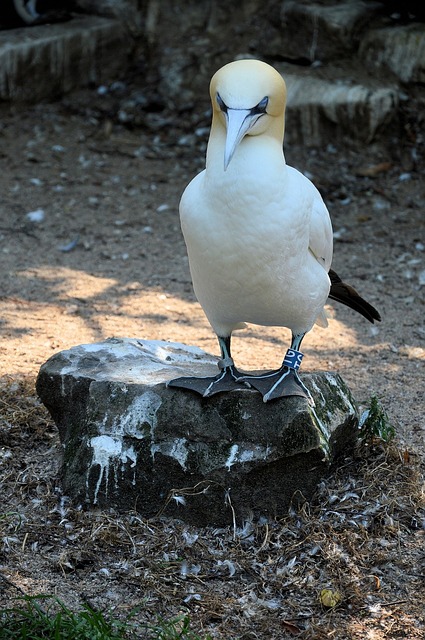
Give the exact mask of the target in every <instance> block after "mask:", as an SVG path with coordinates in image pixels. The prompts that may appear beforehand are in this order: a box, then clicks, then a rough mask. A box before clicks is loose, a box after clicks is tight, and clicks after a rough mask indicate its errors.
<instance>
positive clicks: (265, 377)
mask: <svg viewBox="0 0 425 640" xmlns="http://www.w3.org/2000/svg"><path fill="white" fill-rule="evenodd" d="M304 335H305V334H301V335H292V343H291V348H290V349H288V351H287V352H286V355H285V357H284V359H283V362H282V366H281V367H280V369H277V371H270V372H269V373H264V374H262V375H259V376H251V375H244V376H242V378H239V380H238V381H239V382H247V383H249V385H250V386H251V387H254V389H257V391H259V392H260V393H261V395H262V396H263V401H264V402H268V401H269V400H275V399H276V398H282V397H286V396H302V397H304V398H307V400H308V401H309V403H310V404H311V405H313V406H314V400H313V398H312V395H311V393H310V391H309V390H308V389H307V387H306V386H305V384H304V383H303V382H302V380H301V378H300V376H299V375H298V369H299V368H300V365H301V360H302V358H303V354H302V353H301V351H299V348H300V345H301V341H302V339H303V338H304Z"/></svg>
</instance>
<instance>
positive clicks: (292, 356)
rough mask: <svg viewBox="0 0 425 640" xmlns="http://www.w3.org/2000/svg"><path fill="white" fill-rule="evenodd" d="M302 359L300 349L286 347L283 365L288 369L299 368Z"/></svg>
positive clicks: (295, 369)
mask: <svg viewBox="0 0 425 640" xmlns="http://www.w3.org/2000/svg"><path fill="white" fill-rule="evenodd" d="M302 359H303V354H302V353H301V351H296V350H295V349H288V351H287V352H286V355H285V357H284V359H283V366H285V367H288V368H289V369H294V371H297V370H298V369H299V368H300V365H301V360H302Z"/></svg>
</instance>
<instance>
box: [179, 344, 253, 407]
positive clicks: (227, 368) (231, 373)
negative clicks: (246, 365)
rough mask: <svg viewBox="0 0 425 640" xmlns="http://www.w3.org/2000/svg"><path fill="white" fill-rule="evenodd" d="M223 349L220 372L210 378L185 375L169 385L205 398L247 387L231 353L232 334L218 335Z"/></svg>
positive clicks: (219, 365) (219, 366)
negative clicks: (223, 336)
mask: <svg viewBox="0 0 425 640" xmlns="http://www.w3.org/2000/svg"><path fill="white" fill-rule="evenodd" d="M218 342H219V345H220V350H221V360H219V361H218V363H217V365H218V368H219V369H220V373H219V374H218V375H216V376H211V377H208V378H196V377H192V376H190V377H183V378H176V379H174V380H170V381H169V382H167V387H179V388H182V389H189V390H190V391H195V392H196V393H199V394H200V395H201V396H203V397H204V398H209V397H210V396H213V395H215V394H216V393H222V392H223V391H234V390H235V389H247V388H248V387H249V384H248V383H247V382H243V381H242V382H240V379H241V376H242V374H241V373H240V372H239V371H238V370H237V369H236V367H235V363H234V361H233V358H232V356H231V355H230V336H227V337H225V338H222V337H220V336H218Z"/></svg>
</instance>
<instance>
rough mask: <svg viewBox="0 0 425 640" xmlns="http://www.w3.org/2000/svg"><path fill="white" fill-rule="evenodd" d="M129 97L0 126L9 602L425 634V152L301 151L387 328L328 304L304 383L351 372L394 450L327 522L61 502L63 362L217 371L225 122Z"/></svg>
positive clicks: (252, 351)
mask: <svg viewBox="0 0 425 640" xmlns="http://www.w3.org/2000/svg"><path fill="white" fill-rule="evenodd" d="M120 99H121V98H120V97H119V96H117V95H115V94H113V93H112V92H109V93H108V94H107V95H99V93H98V92H97V91H96V90H95V89H93V90H87V91H81V92H79V93H76V94H74V95H73V96H71V97H67V98H64V99H63V100H62V101H59V102H57V103H53V104H40V105H37V106H34V107H29V108H25V109H24V108H21V109H16V110H13V109H10V108H6V107H4V106H3V107H2V108H1V119H0V163H1V173H0V192H1V194H2V195H1V204H0V264H1V273H2V281H1V289H0V308H1V319H0V329H1V342H0V354H1V358H0V374H1V376H2V389H3V394H2V397H1V398H0V404H1V407H2V411H1V413H0V438H1V439H0V469H1V468H2V467H3V472H2V478H3V482H4V484H3V490H2V493H3V496H1V495H0V534H1V535H0V539H1V537H2V536H3V537H2V542H1V545H2V547H0V601H1V603H2V604H3V603H5V602H7V601H8V600H9V599H10V598H12V597H14V596H16V595H17V594H18V595H19V593H22V591H23V592H25V593H31V594H33V593H40V592H50V593H52V592H56V593H58V595H60V597H62V598H65V599H66V601H67V602H69V603H70V604H71V605H72V606H79V605H80V604H81V602H84V601H89V602H92V603H94V605H95V606H101V607H106V608H109V607H112V608H115V609H118V611H122V610H126V607H127V606H130V604H134V602H135V601H136V600H137V599H139V601H140V598H142V597H143V598H146V615H147V616H148V617H149V616H153V615H154V614H155V613H159V614H161V615H165V616H167V615H175V614H176V613H178V612H181V611H188V612H189V614H190V616H191V618H192V619H193V623H194V625H195V628H196V629H197V630H198V631H199V632H200V633H201V632H202V633H205V634H206V633H210V634H211V636H212V637H217V638H246V639H248V638H285V637H291V635H300V637H306V638H307V637H309V638H321V637H332V638H359V639H360V638H362V639H363V638H372V639H379V640H380V639H381V638H382V639H383V638H401V637H404V638H409V639H411V640H412V639H416V638H418V639H419V638H425V626H424V625H425V619H424V611H423V609H424V607H423V603H424V601H425V591H424V584H423V579H424V573H425V569H424V552H423V548H424V546H423V541H424V531H425V529H424V527H425V519H423V518H424V515H423V494H422V493H421V492H422V475H421V473H422V471H423V461H424V455H425V446H424V435H425V422H424V415H425V412H424V394H423V380H424V375H423V374H424V359H425V326H424V299H423V292H424V287H425V238H424V233H423V230H424V223H423V204H424V195H425V194H424V191H425V188H424V182H423V178H422V177H421V167H422V164H421V163H422V161H423V155H422V154H423V142H422V140H421V138H420V137H415V136H411V137H410V139H408V138H407V137H406V139H405V140H402V141H397V142H396V143H394V144H393V145H392V146H389V145H388V144H378V143H377V144H372V145H369V146H368V147H365V148H357V147H356V146H355V145H353V144H349V143H347V144H346V145H339V146H334V145H333V144H330V145H329V146H328V147H327V148H324V149H315V150H311V149H303V148H298V147H294V148H286V159H287V162H288V164H291V165H293V166H296V167H297V168H298V169H300V170H301V171H303V172H305V173H307V175H308V176H309V177H310V178H311V179H312V180H313V182H314V183H315V184H316V186H317V187H318V188H319V189H320V191H321V193H322V195H323V197H324V199H325V201H326V203H327V205H328V207H329V210H330V213H331V217H332V220H333V225H334V231H335V249H334V263H333V266H334V268H335V270H336V271H337V272H338V273H339V274H340V275H341V276H342V277H343V279H344V280H346V281H348V282H350V283H351V284H352V285H354V286H355V287H356V288H357V289H358V290H359V291H360V292H361V293H362V295H363V296H364V297H366V298H367V299H368V300H369V301H370V302H371V303H372V304H374V305H375V306H376V307H377V308H378V309H379V311H380V312H381V315H382V322H381V323H380V324H377V325H371V324H369V323H367V321H365V320H364V319H363V318H361V317H360V316H358V315H356V314H355V313H354V312H351V311H350V310H349V309H345V308H343V307H341V306H338V307H337V306H336V304H335V306H334V305H332V306H329V315H330V322H329V328H328V329H321V328H315V329H314V330H313V331H312V332H311V334H310V335H309V336H308V337H307V338H306V339H305V341H304V344H303V347H304V352H305V358H304V361H303V368H304V371H315V370H321V369H326V370H332V371H338V372H339V373H340V374H341V375H342V377H343V378H344V379H345V381H346V382H347V383H348V384H349V386H350V388H351V389H352V392H353V394H354V397H355V398H356V399H357V401H358V403H359V404H360V405H361V406H367V405H368V403H369V400H370V397H371V395H372V394H375V395H377V396H378V397H379V398H380V400H381V403H382V405H383V406H384V407H385V409H386V411H387V413H388V415H389V418H390V420H391V422H392V423H393V424H394V426H395V427H396V430H397V442H396V446H393V447H391V448H390V449H388V448H386V447H382V446H380V445H376V446H375V447H372V448H369V449H368V450H367V452H365V451H363V452H361V453H359V454H358V455H357V457H355V458H354V459H351V461H347V462H346V465H348V471H347V469H346V472H345V473H342V472H338V473H336V474H335V475H334V477H332V478H331V479H329V481H327V483H324V484H323V487H322V488H321V492H322V493H321V494H320V495H319V497H318V499H317V502H316V503H314V504H312V505H311V506H310V507H309V509H310V511H309V512H307V511H303V512H302V513H297V514H295V513H293V514H289V515H288V519H287V520H285V521H284V522H283V523H277V522H275V523H262V524H257V525H254V524H252V523H251V524H250V523H248V524H246V523H245V529H244V526H242V525H241V527H242V528H241V529H240V530H238V532H235V531H231V530H225V531H221V532H216V531H203V532H200V531H194V530H193V528H189V527H185V526H184V525H183V524H182V523H178V522H164V521H162V520H159V521H158V522H153V523H147V522H143V521H142V520H141V519H140V518H139V517H138V516H137V514H128V515H126V516H119V517H118V516H117V515H116V514H112V513H110V514H100V513H98V512H96V513H91V514H87V513H83V512H81V510H79V509H78V505H70V504H69V503H68V501H67V500H66V498H65V497H63V496H61V494H60V481H59V479H58V467H59V460H60V445H59V443H58V437H57V433H56V430H55V428H54V425H53V424H52V422H51V420H50V419H49V416H48V415H47V413H46V412H45V411H44V410H43V408H42V407H40V406H39V404H38V402H37V399H36V396H35V391H34V382H35V378H36V375H37V372H38V370H39V367H40V365H41V364H42V363H43V362H44V361H45V360H46V359H47V358H48V357H49V356H50V355H52V354H53V353H55V352H57V351H59V350H62V349H67V348H69V347H72V346H74V345H76V344H81V343H87V342H94V341H100V340H103V339H105V338H108V337H112V336H121V337H123V336H125V337H137V338H142V339H161V340H171V341H179V342H185V343H188V344H194V345H197V346H199V347H201V348H203V349H205V350H207V351H210V352H212V353H218V350H217V345H216V341H215V338H214V336H213V334H212V331H211V329H210V327H209V325H208V323H207V321H206V319H205V317H204V315H203V312H202V309H201V308H200V306H199V305H198V303H197V302H196V300H195V298H194V294H193V292H192V288H191V281H190V275H189V270H188V262H187V258H186V252H185V246H184V242H183V239H182V236H181V233H180V228H179V219H178V202H179V198H180V195H181V193H182V190H183V188H184V187H185V185H186V184H187V183H188V181H189V180H190V179H191V178H192V177H193V176H194V175H195V174H196V173H197V172H198V171H199V170H200V169H202V167H203V163H204V153H205V147H206V141H207V136H208V131H207V129H208V125H209V116H208V114H206V115H203V116H201V117H200V116H199V114H198V115H197V114H191V113H188V114H180V116H179V118H178V119H176V118H174V117H173V114H171V113H168V112H166V111H165V112H161V113H148V114H146V119H145V123H144V125H143V126H140V127H135V128H128V127H126V126H124V125H123V124H120V122H119V119H118V118H117V117H116V114H117V112H118V106H117V105H118V104H119V101H120ZM287 126H288V127H290V122H288V123H287ZM195 128H196V133H194V130H195ZM421 145H422V146H421ZM421 158H422V159H421ZM34 212H36V213H34ZM28 214H30V215H28ZM288 340H289V332H288V331H286V330H285V329H280V328H267V329H264V328H260V327H249V328H248V329H247V330H246V331H245V332H242V333H240V334H238V337H236V338H235V340H234V357H235V360H236V362H237V364H238V365H240V366H241V367H242V368H245V369H248V370H249V369H255V368H271V367H274V366H276V365H278V364H279V363H280V361H281V358H282V354H283V353H284V351H285V350H286V348H287V346H288ZM356 496H357V498H356ZM347 505H349V506H347ZM365 505H368V506H367V507H366V506H365ZM373 505H375V506H374V507H373ZM377 505H380V506H379V507H378V506H377ZM382 505H384V506H382ZM367 509H369V511H367ZM373 509H375V511H373ZM372 512H373V518H372V516H371V515H370V514H371V513H372ZM360 513H363V515H364V514H366V515H364V521H363V520H362V521H361V522H360V520H359V519H358V518H359V517H360V516H359V514H360ZM367 514H369V515H367ZM372 520H373V523H372ZM350 522H351V524H350ZM318 523H320V526H319V524H318ZM412 523H415V524H412ZM123 532H124V533H123ZM285 532H286V533H285ZM302 532H304V533H302ZM140 545H142V546H140ZM143 549H144V552H143ZM148 552H149V553H150V554H151V555H150V558H151V560H148V559H147V557H148V556H149V553H148ZM358 554H359V555H358ZM362 554H363V555H362ZM182 558H183V560H182ZM293 558H295V560H293ZM182 562H186V565H185V566H186V569H184V568H183V569H182V566H183V565H182ZM291 563H292V564H291ZM217 567H218V568H217ZM214 571H215V573H214ZM213 574H214V575H213ZM211 576H212V577H211ZM2 577H3V580H1V578H2ZM291 581H292V582H291ZM303 581H304V582H303ZM335 584H336V585H337V588H338V590H339V591H340V592H341V593H342V601H341V604H340V605H339V606H338V607H336V608H335V609H326V607H325V606H324V605H323V603H321V602H320V601H319V599H318V597H317V593H318V591H320V587H322V586H323V587H326V588H328V587H331V588H334V587H335ZM306 598H307V600H306ZM291 625H292V627H291Z"/></svg>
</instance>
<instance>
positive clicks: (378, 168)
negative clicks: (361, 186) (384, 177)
mask: <svg viewBox="0 0 425 640" xmlns="http://www.w3.org/2000/svg"><path fill="white" fill-rule="evenodd" d="M391 167H392V164H391V162H380V163H379V164H373V165H371V166H369V167H359V169H357V170H356V175H357V176H362V177H364V178H375V176H377V175H379V174H380V173H384V172H385V171H389V170H390V169H391Z"/></svg>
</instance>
